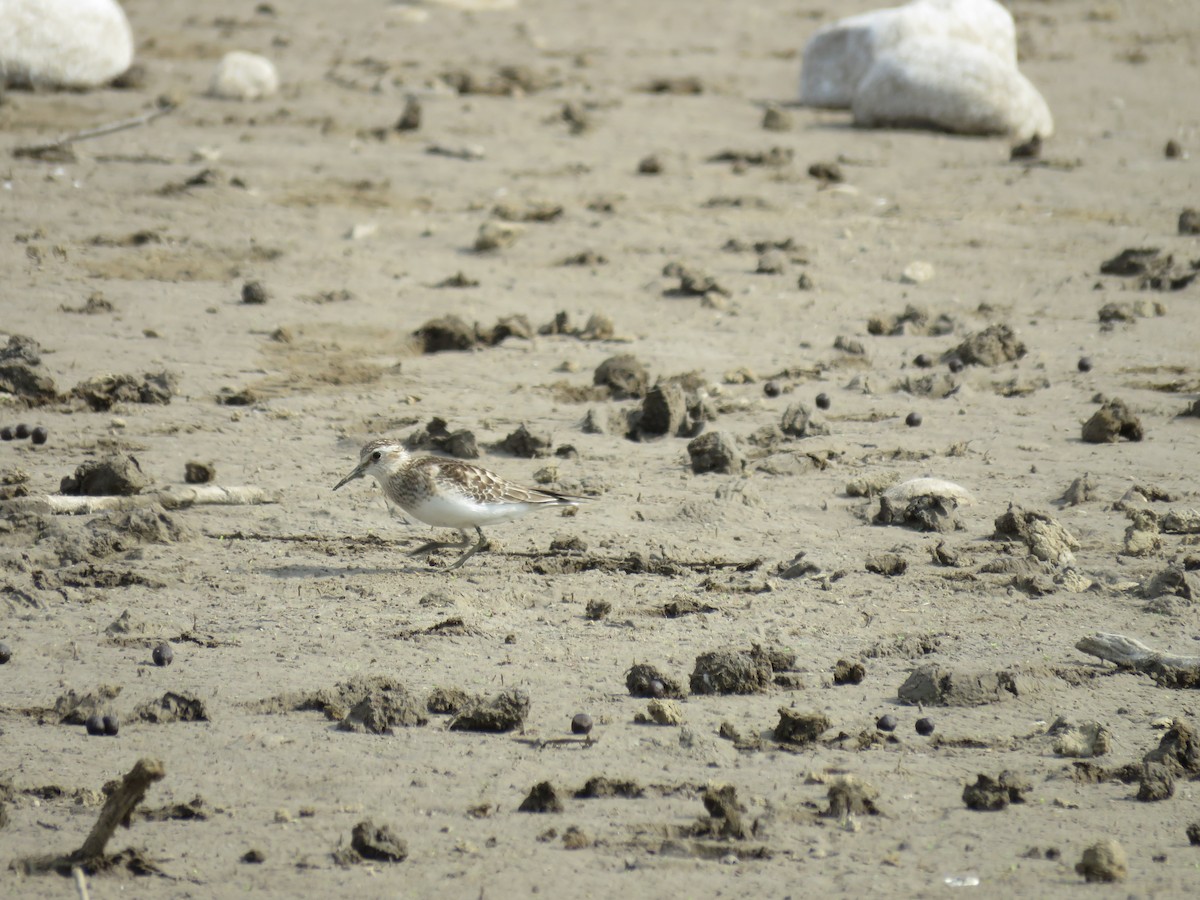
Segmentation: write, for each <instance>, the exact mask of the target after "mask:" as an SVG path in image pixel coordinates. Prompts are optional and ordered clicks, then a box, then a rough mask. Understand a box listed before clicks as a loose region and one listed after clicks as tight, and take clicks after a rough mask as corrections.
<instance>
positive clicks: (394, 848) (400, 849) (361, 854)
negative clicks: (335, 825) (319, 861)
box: [333, 819, 408, 866]
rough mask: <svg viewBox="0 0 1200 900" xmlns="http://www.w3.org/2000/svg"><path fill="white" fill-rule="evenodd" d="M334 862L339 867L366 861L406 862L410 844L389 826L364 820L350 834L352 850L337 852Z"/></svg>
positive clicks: (334, 855)
mask: <svg viewBox="0 0 1200 900" xmlns="http://www.w3.org/2000/svg"><path fill="white" fill-rule="evenodd" d="M333 857H334V860H335V861H336V862H337V863H338V864H339V865H343V866H345V865H350V864H353V863H361V862H365V861H368V860H369V861H371V862H390V863H398V862H404V860H406V859H408V844H407V843H406V842H405V841H404V839H403V838H400V837H397V836H396V833H395V832H394V831H392V829H391V827H390V826H388V825H376V824H375V823H374V822H373V821H372V820H370V819H364V820H363V821H361V822H359V823H358V824H357V825H355V826H354V829H353V831H351V832H350V849H349V851H347V850H345V849H342V850H338V851H335V852H334V854H333Z"/></svg>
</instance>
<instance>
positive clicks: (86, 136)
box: [13, 101, 176, 158]
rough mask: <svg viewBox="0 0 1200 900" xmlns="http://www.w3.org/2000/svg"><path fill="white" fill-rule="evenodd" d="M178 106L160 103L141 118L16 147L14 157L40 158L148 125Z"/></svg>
mask: <svg viewBox="0 0 1200 900" xmlns="http://www.w3.org/2000/svg"><path fill="white" fill-rule="evenodd" d="M175 109H176V105H175V104H174V103H171V102H169V101H168V102H160V103H159V105H158V106H157V107H155V108H154V109H152V110H150V111H148V112H144V113H142V114H141V115H140V116H134V117H133V118H130V119H121V120H120V121H119V122H110V123H109V124H107V125H100V126H97V127H96V128H85V129H84V130H83V131H76V132H74V133H72V134H65V135H63V136H62V137H60V138H59V139H58V140H56V141H51V142H50V143H48V144H27V145H25V146H23V147H14V148H13V156H16V157H22V156H27V157H34V158H36V157H39V156H41V155H43V154H45V153H49V152H50V151H52V150H61V149H62V148H63V147H69V146H70V145H71V144H75V143H78V142H79V141H90V140H91V139H92V138H98V137H104V136H105V135H106V134H115V133H116V132H118V131H125V130H126V129H128V128H137V127H139V126H141V125H148V124H149V123H150V122H153V121H154V120H155V119H157V118H159V117H161V116H165V115H166V114H167V113H169V112H173V111H174V110H175Z"/></svg>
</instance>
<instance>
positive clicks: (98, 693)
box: [54, 684, 121, 725]
mask: <svg viewBox="0 0 1200 900" xmlns="http://www.w3.org/2000/svg"><path fill="white" fill-rule="evenodd" d="M120 693H121V688H120V687H119V686H116V685H109V684H101V685H99V686H97V688H96V689H95V690H94V691H88V692H87V693H86V694H77V693H75V691H73V690H71V691H67V692H66V693H65V694H62V695H61V696H59V697H58V698H57V699H56V700H55V701H54V715H55V717H56V718H57V719H58V722H59V724H62V725H82V724H84V723H85V722H86V721H87V720H88V717H89V716H98V715H101V714H103V713H104V712H106V711H107V710H108V707H109V704H110V703H111V702H112V701H113V700H115V699H116V698H117V696H118V695H119V694H120Z"/></svg>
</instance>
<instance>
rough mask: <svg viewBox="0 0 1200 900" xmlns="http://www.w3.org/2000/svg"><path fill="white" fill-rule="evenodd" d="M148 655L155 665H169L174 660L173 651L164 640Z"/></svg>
mask: <svg viewBox="0 0 1200 900" xmlns="http://www.w3.org/2000/svg"><path fill="white" fill-rule="evenodd" d="M150 656H151V657H152V658H153V659H154V664H155V665H156V666H169V665H170V664H171V663H172V662H174V661H175V651H174V650H172V649H171V645H170V644H168V643H167V642H166V641H163V642H162V643H161V644H159V645H158V646H156V647H155V648H154V652H153V653H151V654H150Z"/></svg>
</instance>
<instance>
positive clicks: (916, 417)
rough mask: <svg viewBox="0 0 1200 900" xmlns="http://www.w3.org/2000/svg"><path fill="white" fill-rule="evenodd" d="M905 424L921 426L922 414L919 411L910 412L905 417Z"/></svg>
mask: <svg viewBox="0 0 1200 900" xmlns="http://www.w3.org/2000/svg"><path fill="white" fill-rule="evenodd" d="M904 424H905V425H907V426H908V427H909V428H917V427H919V426H920V424H921V414H920V413H917V412H910V413H909V414H908V415H907V416H906V417H905V419H904Z"/></svg>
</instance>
